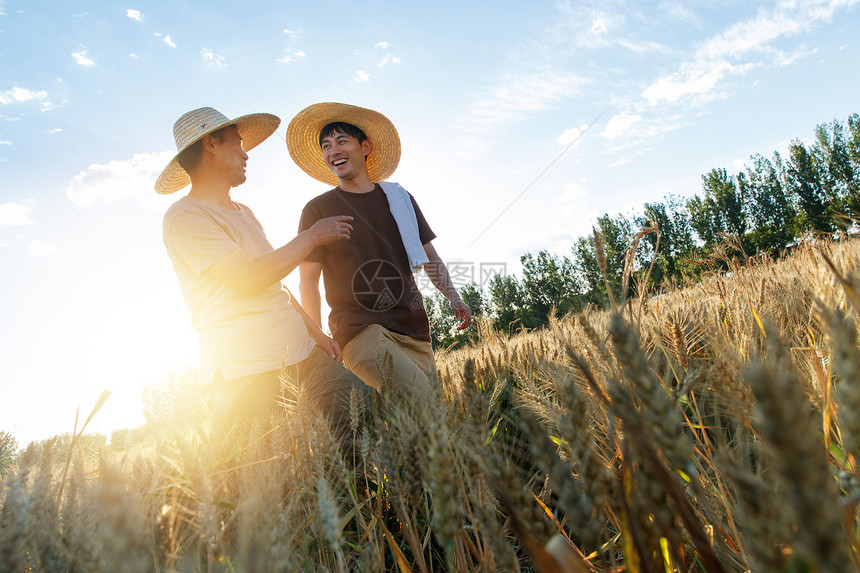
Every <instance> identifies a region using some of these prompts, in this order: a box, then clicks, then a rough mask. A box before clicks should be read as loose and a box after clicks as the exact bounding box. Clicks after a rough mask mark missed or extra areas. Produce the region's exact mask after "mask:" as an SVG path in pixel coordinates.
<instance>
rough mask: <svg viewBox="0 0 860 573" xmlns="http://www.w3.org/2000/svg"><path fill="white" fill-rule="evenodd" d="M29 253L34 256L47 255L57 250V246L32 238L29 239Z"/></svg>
mask: <svg viewBox="0 0 860 573" xmlns="http://www.w3.org/2000/svg"><path fill="white" fill-rule="evenodd" d="M28 249H29V251H30V254H31V255H33V256H34V257H47V256H49V255H53V254H54V253H56V252H57V248H56V247H55V246H53V245H49V244H48V243H45V242H43V241H39V240H38V239H37V240H34V241H30V245H29V246H28Z"/></svg>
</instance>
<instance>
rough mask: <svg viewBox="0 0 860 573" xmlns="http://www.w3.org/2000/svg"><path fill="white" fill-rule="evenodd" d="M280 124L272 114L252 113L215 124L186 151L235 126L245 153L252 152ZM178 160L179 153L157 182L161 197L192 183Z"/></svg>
mask: <svg viewBox="0 0 860 573" xmlns="http://www.w3.org/2000/svg"><path fill="white" fill-rule="evenodd" d="M280 124H281V118H279V117H278V116H276V115H272V114H270V113H251V114H248V115H243V116H240V117H237V118H236V119H231V120H227V121H224V122H221V123H218V124H215V125H214V126H212V127H211V128H210V129H208V130H207V131H206V133H204V134H202V135H200V137H198V138H197V139H195V140H194V141H192V142H191V143H189V144H188V145H187V146H186V147H185V149H188V147H190V146H191V145H193V144H194V143H196V142H197V141H200V140H201V139H203V138H204V137H205V136H207V135H209V134H210V133H213V132H215V131H218V130H219V129H221V128H224V127H227V126H230V125H235V126H236V128H237V129H238V130H239V135H241V136H242V147H244V149H245V151H251V150H252V149H254V148H255V147H257V146H258V145H259V144H261V143H263V142H264V141H265V140H266V139H268V137H269V136H270V135H272V134H273V133H274V132H275V130H276V129H277V128H278V126H279V125H280ZM182 151H183V150H180V153H181V152H182ZM178 159H179V153H177V154H176V155H174V156H173V159H172V160H171V161H170V163H168V164H167V167H165V168H164V171H162V172H161V175H159V176H158V179H157V180H156V182H155V190H156V191H157V192H158V193H160V194H161V195H169V194H170V193H176V192H177V191H179V190H180V189H182V188H183V187H185V186H186V185H188V184H189V183H191V177H189V176H188V173H187V172H186V171H185V169H183V168H182V167H181V166H180V165H179V161H178Z"/></svg>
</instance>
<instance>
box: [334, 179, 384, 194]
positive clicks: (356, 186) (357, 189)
mask: <svg viewBox="0 0 860 573" xmlns="http://www.w3.org/2000/svg"><path fill="white" fill-rule="evenodd" d="M338 182H340V188H341V189H343V190H344V191H346V192H347V193H370V192H371V191H373V190H374V189H375V188H376V183H374V182H373V181H371V180H370V177H367V176H365V177H356V178H355V179H338Z"/></svg>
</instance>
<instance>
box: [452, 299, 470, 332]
mask: <svg viewBox="0 0 860 573" xmlns="http://www.w3.org/2000/svg"><path fill="white" fill-rule="evenodd" d="M451 310H453V311H454V316H455V317H457V320H459V321H460V325H459V326H457V330H463V329H464V328H469V325H470V324H472V309H471V308H469V306H468V305H467V304H466V303H465V302H463V299H461V298H460V297H457V298H455V299H454V300H452V301H451Z"/></svg>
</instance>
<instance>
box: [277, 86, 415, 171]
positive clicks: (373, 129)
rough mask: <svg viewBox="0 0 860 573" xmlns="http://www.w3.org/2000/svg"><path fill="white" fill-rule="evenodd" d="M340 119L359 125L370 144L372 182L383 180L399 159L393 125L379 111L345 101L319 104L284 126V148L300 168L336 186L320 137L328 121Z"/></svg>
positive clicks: (398, 148) (398, 147)
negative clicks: (285, 143)
mask: <svg viewBox="0 0 860 573" xmlns="http://www.w3.org/2000/svg"><path fill="white" fill-rule="evenodd" d="M335 121H342V122H344V123H348V124H350V125H354V126H355V127H357V128H359V129H360V130H361V131H363V132H364V134H365V135H366V136H367V139H369V140H370V142H371V143H372V144H373V151H371V152H370V155H368V156H367V172H368V174H369V175H370V180H371V181H373V182H376V181H384V180H386V179H388V177H390V176H391V174H392V173H394V170H395V169H397V164H398V163H399V162H400V137H399V136H398V135H397V130H396V129H395V128H394V124H393V123H391V121H390V120H389V119H388V118H387V117H385V116H384V115H382V114H381V113H379V112H376V111H373V110H372V109H365V108H363V107H358V106H354V105H348V104H345V103H332V102H328V103H318V104H314V105H312V106H310V107H307V108H305V109H303V110H302V111H300V112H299V113H298V114H296V117H294V118H293V120H292V121H291V122H290V125H289V127H287V149H289V150H290V156H291V157H292V158H293V161H295V162H296V164H297V165H298V166H299V167H301V168H302V171H304V172H305V173H307V174H308V175H310V176H311V177H313V178H314V179H316V180H318V181H322V182H323V183H328V184H329V185H337V184H338V183H339V182H338V179H337V176H336V175H335V174H334V173H332V172H331V170H330V169H329V166H328V164H327V163H326V162H325V161H324V160H323V158H322V150H321V149H320V144H319V137H320V132H321V131H322V129H323V128H324V127H325V126H327V125H328V124H330V123H333V122H335Z"/></svg>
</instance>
